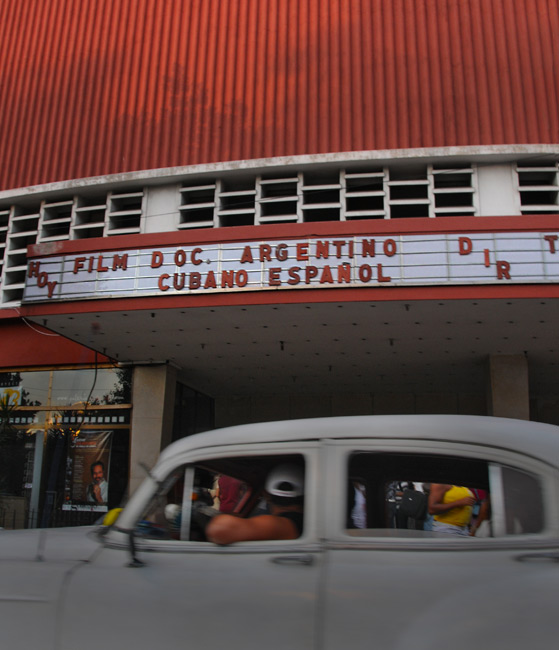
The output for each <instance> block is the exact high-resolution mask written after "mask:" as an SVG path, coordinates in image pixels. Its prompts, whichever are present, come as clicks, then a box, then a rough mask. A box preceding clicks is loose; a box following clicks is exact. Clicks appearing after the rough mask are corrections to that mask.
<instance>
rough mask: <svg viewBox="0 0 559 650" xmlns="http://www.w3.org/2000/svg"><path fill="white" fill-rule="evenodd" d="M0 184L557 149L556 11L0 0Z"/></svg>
mask: <svg viewBox="0 0 559 650" xmlns="http://www.w3.org/2000/svg"><path fill="white" fill-rule="evenodd" d="M0 26H1V30H2V33H1V38H0V75H1V79H2V83H1V86H0V116H1V118H2V119H1V121H0V165H1V169H0V188H2V189H6V188H11V187H19V186H25V185H31V184H37V183H45V182H50V181H55V180H64V179H70V178H79V177H84V176H94V175H99V174H106V173H114V172H121V171H133V170H138V169H149V168H157V167H168V166H175V165H188V164H196V163H207V162H214V161H225V160H238V159H245V158H260V157H268V156H283V155H293V154H313V153H322V152H331V151H350V150H354V151H355V150H367V149H393V148H410V147H433V146H451V145H492V144H518V143H534V144H536V143H547V144H549V143H558V142H559V112H558V110H557V105H558V99H559V73H558V67H559V64H558V60H559V58H558V52H557V43H559V2H557V0H182V1H180V0H174V1H172V2H170V1H169V2H162V1H161V0H2V2H0Z"/></svg>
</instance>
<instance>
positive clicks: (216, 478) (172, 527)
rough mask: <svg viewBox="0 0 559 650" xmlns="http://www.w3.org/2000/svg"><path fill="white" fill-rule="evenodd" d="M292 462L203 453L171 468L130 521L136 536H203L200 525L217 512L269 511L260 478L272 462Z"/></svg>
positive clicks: (287, 457)
mask: <svg viewBox="0 0 559 650" xmlns="http://www.w3.org/2000/svg"><path fill="white" fill-rule="evenodd" d="M281 465H297V466H300V467H302V468H303V470H304V466H305V463H304V458H303V456H301V455H298V454H281V455H268V456H243V457H231V458H208V459H207V460H202V461H199V462H197V463H195V464H192V465H183V466H181V467H178V468H177V469H176V470H174V471H173V472H172V473H171V474H170V475H169V476H168V477H167V478H166V480H165V481H163V482H162V483H161V484H160V485H159V489H158V490H157V492H156V493H155V494H154V496H153V498H152V500H151V501H150V503H149V505H148V507H147V508H146V510H145V512H144V514H143V515H142V518H141V519H140V521H139V522H138V524H137V526H136V534H137V535H138V536H139V537H144V538H149V539H159V540H182V541H196V542H203V541H206V537H205V528H206V525H207V524H208V523H209V521H210V519H212V518H213V517H214V516H216V515H218V514H233V515H235V516H239V517H243V518H249V517H255V516H257V515H260V514H268V513H269V512H270V509H269V506H268V502H267V499H266V493H265V483H266V477H267V476H268V474H269V472H270V471H271V470H272V469H273V468H274V467H277V466H281Z"/></svg>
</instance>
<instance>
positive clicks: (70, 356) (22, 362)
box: [0, 318, 109, 370]
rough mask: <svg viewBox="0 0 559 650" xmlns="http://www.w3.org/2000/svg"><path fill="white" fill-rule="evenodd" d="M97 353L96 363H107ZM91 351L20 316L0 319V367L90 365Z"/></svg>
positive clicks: (92, 355) (104, 358)
mask: <svg viewBox="0 0 559 650" xmlns="http://www.w3.org/2000/svg"><path fill="white" fill-rule="evenodd" d="M108 361H109V359H107V357H105V356H104V355H97V362H98V363H107V362H108ZM94 362H95V352H94V351H93V350H90V349H89V348H85V347H83V346H81V345H78V344H77V343H74V342H73V341H69V340H68V339H66V338H64V337H63V336H60V335H58V334H54V333H53V332H50V331H49V330H46V329H44V328H43V327H39V326H38V325H36V324H35V323H31V322H25V321H23V320H21V319H19V318H18V319H13V320H12V319H7V318H0V370H1V369H8V368H25V367H35V366H51V365H52V366H64V365H81V364H93V363H94Z"/></svg>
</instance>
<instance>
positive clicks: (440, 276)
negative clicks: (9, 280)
mask: <svg viewBox="0 0 559 650" xmlns="http://www.w3.org/2000/svg"><path fill="white" fill-rule="evenodd" d="M556 282H559V234H554V233H541V232H521V233H520V232H515V233H483V234H463V235H458V234H452V235H449V234H433V235H399V236H392V237H391V236H381V237H361V236H360V237H345V238H344V237H325V238H308V239H297V240H267V241H260V242H240V243H220V244H208V245H205V244H200V245H189V246H180V245H179V246H167V247H162V248H142V249H136V250H120V251H111V252H107V251H105V252H97V253H83V254H71V255H61V256H52V257H44V258H37V259H34V260H32V261H31V262H29V265H28V270H27V278H26V286H25V292H24V298H23V302H24V303H36V302H51V301H61V300H83V299H89V298H123V297H147V296H159V295H161V296H169V295H182V294H198V293H215V292H225V291H262V290H282V289H305V288H313V289H315V288H325V289H326V288H340V287H375V286H377V287H395V286H400V287H403V286H405V287H412V286H433V285H440V286H442V285H469V284H519V283H520V284H541V283H556Z"/></svg>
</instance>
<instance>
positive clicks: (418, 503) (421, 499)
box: [399, 489, 427, 519]
mask: <svg viewBox="0 0 559 650" xmlns="http://www.w3.org/2000/svg"><path fill="white" fill-rule="evenodd" d="M399 510H400V513H401V514H402V515H403V516H404V517H410V518H411V519H425V517H426V516H427V495H426V494H424V493H423V492H419V491H417V490H409V489H405V490H404V492H403V495H402V500H401V501H400V508H399Z"/></svg>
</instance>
